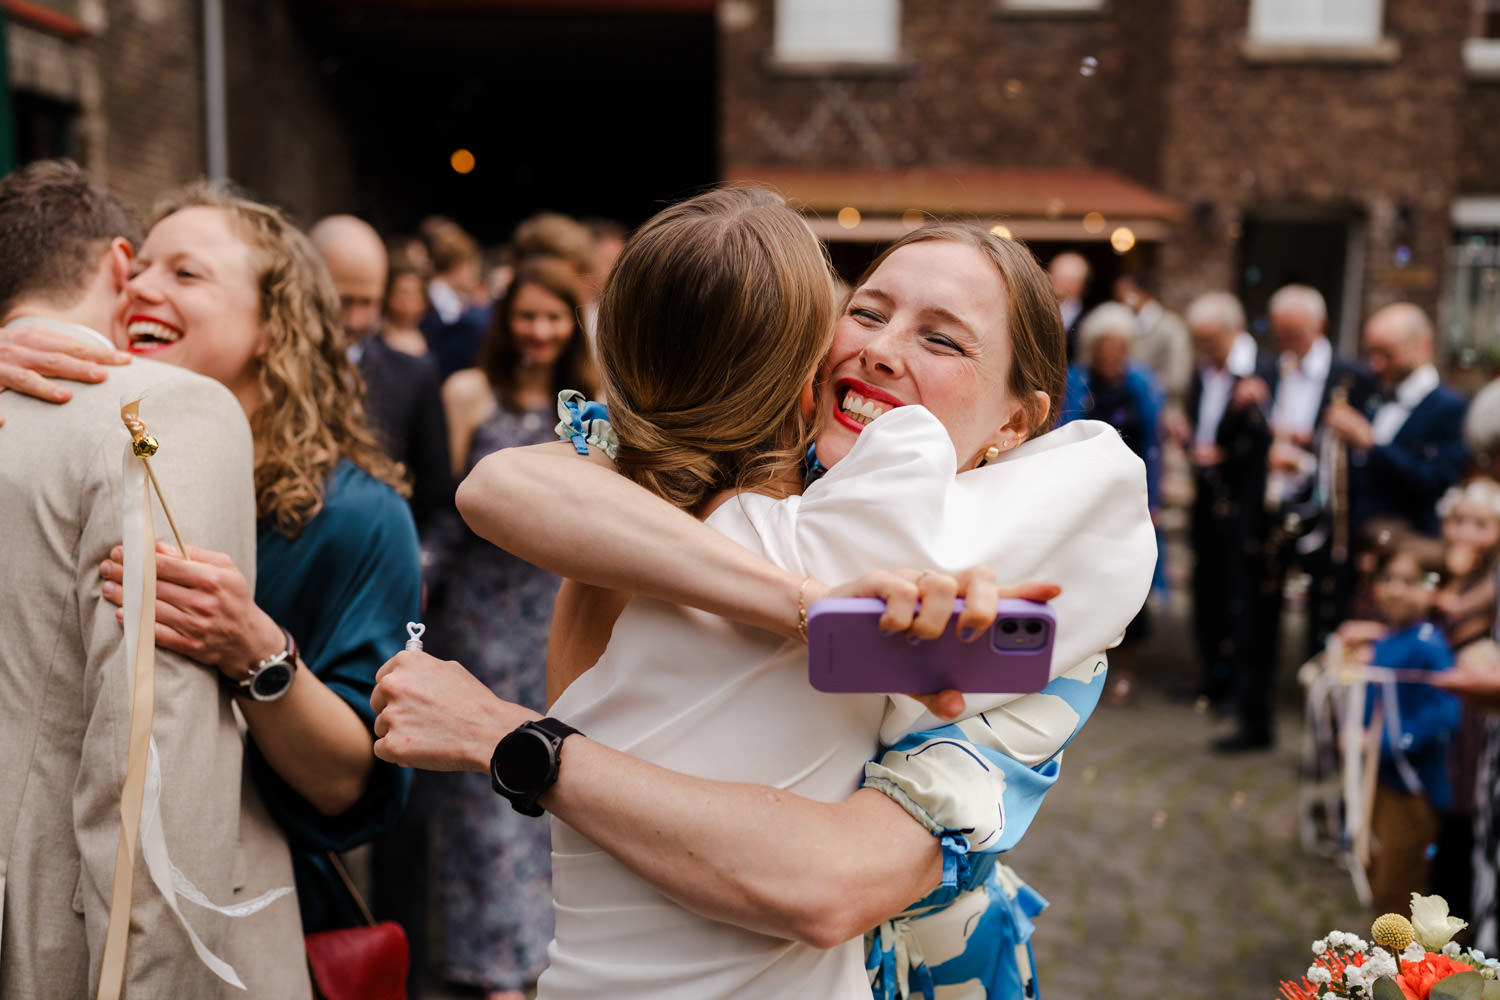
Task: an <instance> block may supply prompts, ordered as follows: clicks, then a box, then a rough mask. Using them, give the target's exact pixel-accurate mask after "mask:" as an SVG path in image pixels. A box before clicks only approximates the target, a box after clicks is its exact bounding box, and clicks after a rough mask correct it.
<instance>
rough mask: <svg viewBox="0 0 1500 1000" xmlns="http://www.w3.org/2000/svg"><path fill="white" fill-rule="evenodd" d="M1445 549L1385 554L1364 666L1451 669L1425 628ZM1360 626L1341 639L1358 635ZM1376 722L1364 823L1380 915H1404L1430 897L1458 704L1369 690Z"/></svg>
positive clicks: (1425, 544)
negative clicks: (1374, 768) (1372, 781)
mask: <svg viewBox="0 0 1500 1000" xmlns="http://www.w3.org/2000/svg"><path fill="white" fill-rule="evenodd" d="M1442 557H1443V552H1442V546H1441V545H1440V544H1439V543H1438V542H1437V540H1436V539H1431V538H1426V537H1424V536H1421V535H1409V536H1406V537H1405V538H1403V539H1401V540H1399V541H1397V542H1395V543H1393V544H1392V545H1391V546H1389V548H1388V549H1387V550H1386V551H1385V552H1384V553H1382V554H1381V558H1380V562H1379V563H1378V564H1377V566H1376V570H1375V581H1374V587H1373V594H1372V597H1373V599H1374V605H1375V610H1376V612H1377V614H1378V615H1379V617H1380V622H1381V624H1382V625H1384V627H1385V631H1384V634H1383V635H1382V636H1381V637H1380V638H1378V639H1375V641H1374V643H1373V646H1372V648H1371V650H1370V662H1371V663H1372V664H1373V665H1374V666H1376V667H1384V668H1388V669H1391V670H1399V671H1425V672H1433V673H1436V672H1441V671H1444V670H1448V669H1449V668H1451V667H1452V666H1453V651H1452V649H1451V648H1450V647H1449V645H1448V640H1447V639H1446V638H1444V636H1443V633H1442V631H1441V630H1440V629H1439V628H1437V626H1435V625H1434V624H1433V623H1432V622H1431V621H1430V620H1429V619H1430V616H1431V613H1432V602H1433V596H1434V593H1435V591H1436V589H1437V582H1438V574H1439V572H1440V570H1441V568H1442ZM1358 624H1360V623H1352V622H1351V623H1348V626H1351V627H1346V629H1341V630H1340V631H1341V632H1343V633H1344V634H1346V635H1350V634H1354V633H1357V631H1358V630H1357V628H1353V627H1352V626H1357V625H1358ZM1377 709H1378V710H1379V711H1380V713H1381V738H1380V780H1379V782H1378V784H1377V787H1376V790H1375V797H1374V809H1373V813H1372V816H1371V821H1370V830H1371V834H1372V837H1373V846H1372V849H1371V858H1370V866H1369V871H1368V875H1369V878H1370V892H1371V895H1372V896H1373V897H1374V898H1373V902H1374V905H1375V912H1376V913H1400V912H1402V911H1404V910H1405V908H1406V907H1407V906H1408V905H1409V903H1410V901H1411V894H1412V893H1413V892H1419V893H1423V894H1426V893H1427V892H1428V891H1429V886H1428V882H1429V878H1430V869H1431V861H1430V854H1431V847H1432V845H1433V843H1434V842H1435V840H1436V838H1437V833H1438V814H1439V812H1440V811H1442V810H1444V809H1446V808H1448V806H1449V803H1450V802H1451V800H1452V789H1451V787H1450V785H1449V781H1448V768H1447V754H1448V744H1449V741H1450V740H1451V739H1452V737H1453V734H1454V732H1455V731H1456V730H1457V729H1458V719H1459V703H1458V700H1457V699H1456V698H1454V697H1453V696H1452V695H1450V694H1448V693H1446V692H1444V691H1441V690H1439V689H1438V688H1436V687H1433V686H1432V685H1430V684H1427V683H1425V682H1423V681H1420V680H1418V681H1406V680H1401V681H1397V680H1392V679H1381V680H1377V681H1375V682H1373V683H1371V684H1370V685H1369V688H1368V690H1367V692H1366V698H1365V722H1366V724H1368V723H1369V722H1370V720H1371V719H1372V718H1373V717H1374V714H1375V712H1376V711H1377Z"/></svg>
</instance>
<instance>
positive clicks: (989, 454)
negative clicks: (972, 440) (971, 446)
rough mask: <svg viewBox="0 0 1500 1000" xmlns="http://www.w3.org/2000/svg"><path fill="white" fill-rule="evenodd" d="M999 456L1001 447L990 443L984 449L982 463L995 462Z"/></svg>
mask: <svg viewBox="0 0 1500 1000" xmlns="http://www.w3.org/2000/svg"><path fill="white" fill-rule="evenodd" d="M999 457H1000V449H999V448H998V447H996V446H995V445H990V446H989V447H988V448H986V449H985V450H984V462H983V463H981V464H984V465H988V464H989V463H991V462H993V461H994V460H995V459H997V458H999Z"/></svg>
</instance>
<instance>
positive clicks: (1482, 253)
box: [1439, 197, 1500, 368]
mask: <svg viewBox="0 0 1500 1000" xmlns="http://www.w3.org/2000/svg"><path fill="white" fill-rule="evenodd" d="M1439 324H1440V326H1441V328H1442V330H1443V339H1444V340H1445V341H1446V343H1447V348H1448V352H1449V355H1448V356H1449V359H1450V360H1451V361H1452V362H1453V363H1454V364H1456V365H1457V366H1458V367H1460V368H1474V367H1479V366H1483V367H1493V366H1494V365H1495V364H1496V363H1497V362H1500V355H1497V347H1500V197H1463V198H1458V199H1456V200H1455V201H1454V203H1453V243H1452V244H1451V246H1450V247H1449V249H1448V274H1447V280H1446V281H1445V282H1444V292H1443V299H1442V303H1441V306H1440V307H1439Z"/></svg>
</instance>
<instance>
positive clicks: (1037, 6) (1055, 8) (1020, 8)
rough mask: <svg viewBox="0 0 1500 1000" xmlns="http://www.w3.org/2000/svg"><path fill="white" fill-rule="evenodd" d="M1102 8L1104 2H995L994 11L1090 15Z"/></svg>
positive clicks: (1046, 0)
mask: <svg viewBox="0 0 1500 1000" xmlns="http://www.w3.org/2000/svg"><path fill="white" fill-rule="evenodd" d="M1103 8H1104V0H996V2H995V9H996V10H999V11H1000V12H1002V13H1005V14H1084V13H1089V14H1092V13H1094V12H1096V11H1099V10H1102V9H1103Z"/></svg>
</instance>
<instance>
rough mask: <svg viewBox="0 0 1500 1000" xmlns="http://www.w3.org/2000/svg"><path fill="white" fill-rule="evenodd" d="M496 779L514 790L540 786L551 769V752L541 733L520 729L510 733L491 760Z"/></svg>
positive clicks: (543, 783) (545, 780) (519, 790)
mask: <svg viewBox="0 0 1500 1000" xmlns="http://www.w3.org/2000/svg"><path fill="white" fill-rule="evenodd" d="M490 770H491V772H492V774H493V777H494V779H495V780H496V781H497V782H499V783H500V784H501V785H503V786H505V788H506V789H507V790H509V791H512V792H523V793H524V792H529V791H532V790H533V789H541V788H542V787H543V786H544V785H545V784H546V783H547V778H548V776H549V774H550V772H551V770H552V753H551V748H550V747H549V746H548V745H547V741H546V740H545V739H544V738H543V737H542V736H541V735H539V734H537V733H532V732H528V731H526V730H524V729H523V730H521V731H519V732H514V733H511V734H510V735H509V736H507V737H505V739H503V740H501V741H500V745H499V746H498V747H496V748H495V756H494V759H493V760H492V761H491V762H490Z"/></svg>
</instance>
